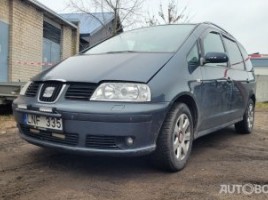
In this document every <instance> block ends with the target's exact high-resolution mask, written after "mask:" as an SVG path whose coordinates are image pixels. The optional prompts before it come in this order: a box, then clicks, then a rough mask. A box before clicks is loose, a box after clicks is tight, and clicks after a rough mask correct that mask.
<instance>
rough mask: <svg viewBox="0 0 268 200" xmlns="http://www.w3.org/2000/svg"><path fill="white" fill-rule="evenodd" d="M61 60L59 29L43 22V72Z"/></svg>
mask: <svg viewBox="0 0 268 200" xmlns="http://www.w3.org/2000/svg"><path fill="white" fill-rule="evenodd" d="M60 60H61V29H59V28H57V27H55V26H53V25H51V24H49V23H48V22H46V21H44V24H43V62H44V65H43V70H45V69H47V68H49V67H51V66H52V65H54V64H56V63H58V62H60Z"/></svg>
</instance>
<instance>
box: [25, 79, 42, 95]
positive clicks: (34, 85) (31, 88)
mask: <svg viewBox="0 0 268 200" xmlns="http://www.w3.org/2000/svg"><path fill="white" fill-rule="evenodd" d="M39 85H40V83H38V82H32V83H31V84H30V85H29V87H28V88H27V90H26V93H25V95H26V96H27V97H35V96H36V94H37V92H38V89H39Z"/></svg>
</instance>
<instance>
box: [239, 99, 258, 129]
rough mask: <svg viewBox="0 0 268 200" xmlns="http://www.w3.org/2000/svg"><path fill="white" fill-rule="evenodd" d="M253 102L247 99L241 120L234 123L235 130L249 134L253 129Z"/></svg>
mask: <svg viewBox="0 0 268 200" xmlns="http://www.w3.org/2000/svg"><path fill="white" fill-rule="evenodd" d="M254 111H255V104H254V102H253V100H252V99H250V100H249V101H248V105H247V109H246V111H245V114H244V116H243V120H242V121H240V122H238V123H236V124H235V130H236V132H238V133H242V134H249V133H251V132H252V130H253V125H254V116H255V115H254Z"/></svg>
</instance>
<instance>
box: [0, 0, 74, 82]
mask: <svg viewBox="0 0 268 200" xmlns="http://www.w3.org/2000/svg"><path fill="white" fill-rule="evenodd" d="M78 51H79V28H78V26H77V25H75V24H73V23H71V22H69V21H67V20H65V19H64V18H62V17H61V16H60V15H58V14H57V13H55V12H54V11H52V10H50V9H49V8H47V7H45V6H44V5H42V4H40V3H39V2H38V1H36V0H23V1H22V0H1V2H0V82H19V81H21V82H25V81H28V80H29V79H30V78H31V77H32V76H34V75H36V74H37V73H39V72H41V71H42V70H43V69H45V68H46V67H49V66H51V65H53V64H56V63H57V62H59V61H60V60H63V59H65V58H67V57H69V56H72V55H74V54H76V53H78Z"/></svg>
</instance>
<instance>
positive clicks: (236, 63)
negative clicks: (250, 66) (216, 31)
mask: <svg viewBox="0 0 268 200" xmlns="http://www.w3.org/2000/svg"><path fill="white" fill-rule="evenodd" d="M223 40H224V43H225V46H226V50H227V52H228V56H229V60H230V63H231V68H233V69H238V70H244V69H245V65H244V59H243V57H242V55H241V53H240V50H239V48H238V46H237V44H236V42H234V41H232V40H230V39H228V38H225V37H224V38H223Z"/></svg>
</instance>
